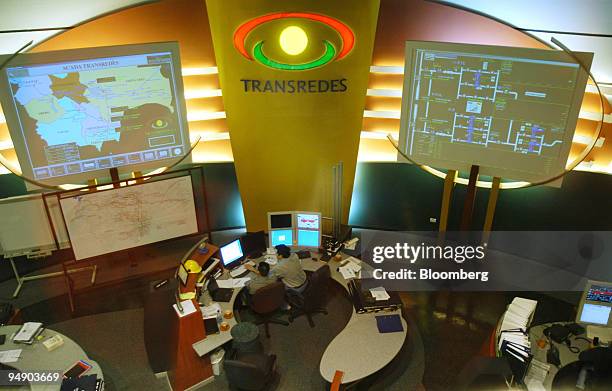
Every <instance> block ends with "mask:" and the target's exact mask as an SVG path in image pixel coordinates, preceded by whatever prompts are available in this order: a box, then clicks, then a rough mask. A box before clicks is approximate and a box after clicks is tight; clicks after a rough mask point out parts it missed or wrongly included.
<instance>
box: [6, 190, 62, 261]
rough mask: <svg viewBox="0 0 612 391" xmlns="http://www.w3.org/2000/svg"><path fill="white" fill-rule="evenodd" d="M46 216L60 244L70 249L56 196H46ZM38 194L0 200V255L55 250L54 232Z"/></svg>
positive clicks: (40, 196)
mask: <svg viewBox="0 0 612 391" xmlns="http://www.w3.org/2000/svg"><path fill="white" fill-rule="evenodd" d="M46 201H47V204H48V206H49V214H50V215H51V220H52V221H53V227H54V228H55V232H56V235H57V238H58V241H59V243H60V248H67V247H69V241H68V233H67V231H66V227H65V226H64V222H63V220H62V215H61V212H60V209H59V202H58V200H57V198H56V197H47V198H46ZM43 202H44V201H43V197H42V195H41V194H34V195H25V196H18V197H10V198H4V199H2V200H0V216H1V224H0V253H2V254H3V255H5V256H7V257H9V256H19V255H27V254H36V253H37V252H46V251H51V250H56V249H57V248H56V245H55V239H54V238H53V231H52V228H51V225H50V224H49V218H48V217H47V212H46V211H45V204H44V203H43Z"/></svg>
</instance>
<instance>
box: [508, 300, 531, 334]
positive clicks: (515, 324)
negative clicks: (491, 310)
mask: <svg viewBox="0 0 612 391" xmlns="http://www.w3.org/2000/svg"><path fill="white" fill-rule="evenodd" d="M537 304H538V302H537V301H535V300H529V299H524V298H522V297H515V298H514V300H512V303H510V305H509V306H508V309H507V310H506V313H505V314H504V319H503V321H502V325H501V330H502V331H505V330H514V329H522V330H525V329H527V326H528V324H529V322H531V316H532V315H533V312H534V311H535V308H536V305H537Z"/></svg>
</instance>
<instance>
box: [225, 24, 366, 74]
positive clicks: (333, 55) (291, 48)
mask: <svg viewBox="0 0 612 391" xmlns="http://www.w3.org/2000/svg"><path fill="white" fill-rule="evenodd" d="M289 18H293V19H307V20H313V21H315V22H319V23H322V24H324V25H326V26H329V27H330V28H331V29H332V30H334V31H335V32H336V33H338V35H339V36H340V39H341V41H342V42H341V45H340V46H341V47H340V48H339V50H338V48H336V46H334V44H333V43H332V42H330V41H328V40H326V39H324V40H323V41H322V43H321V51H322V53H323V54H322V55H321V56H320V57H318V58H315V59H313V60H311V61H308V62H305V63H299V64H294V63H287V62H281V61H277V60H274V59H272V58H270V57H268V56H267V55H266V54H265V50H264V46H265V41H263V40H262V41H257V42H256V43H255V45H254V46H253V48H252V53H249V51H248V50H247V48H246V47H245V41H246V39H247V36H248V35H249V34H250V33H251V32H252V31H253V30H254V29H255V28H256V27H258V26H260V25H262V24H264V23H268V22H271V21H274V20H279V19H289ZM279 40H280V45H281V48H282V49H283V51H284V52H285V53H287V54H289V55H297V54H300V53H302V52H303V51H304V49H305V48H306V46H307V45H308V35H307V34H306V32H305V31H304V30H303V29H302V28H301V27H299V26H289V27H287V28H285V29H284V30H283V31H282V32H281V34H280V37H279ZM354 45H355V35H354V34H353V31H352V30H351V29H350V28H349V27H348V26H347V25H345V24H344V23H342V22H340V21H339V20H337V19H334V18H331V17H329V16H325V15H320V14H313V13H308V12H278V13H274V14H269V15H263V16H259V17H256V18H254V19H251V20H249V21H247V22H245V23H243V24H242V25H240V27H238V29H237V30H236V32H235V33H234V46H235V47H236V49H237V50H238V51H239V52H240V54H242V55H243V56H244V57H246V58H247V59H249V60H251V61H257V62H259V63H261V64H263V65H266V66H268V67H271V68H275V69H282V70H287V71H303V70H307V69H313V68H318V67H321V66H323V65H325V64H328V63H329V62H331V61H334V60H336V61H337V60H340V59H342V58H343V57H345V56H346V55H347V54H349V53H350V51H351V50H352V49H353V46H354Z"/></svg>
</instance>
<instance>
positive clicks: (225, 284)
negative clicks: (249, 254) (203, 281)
mask: <svg viewBox="0 0 612 391" xmlns="http://www.w3.org/2000/svg"><path fill="white" fill-rule="evenodd" d="M217 285H219V288H234V279H233V278H228V279H226V280H217Z"/></svg>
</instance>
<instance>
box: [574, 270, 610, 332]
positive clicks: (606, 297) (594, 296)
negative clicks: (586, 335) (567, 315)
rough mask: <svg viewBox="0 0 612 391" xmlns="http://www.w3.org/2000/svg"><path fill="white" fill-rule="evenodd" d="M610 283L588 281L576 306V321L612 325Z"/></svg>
mask: <svg viewBox="0 0 612 391" xmlns="http://www.w3.org/2000/svg"><path fill="white" fill-rule="evenodd" d="M611 313H612V283H610V282H601V281H588V282H587V286H586V288H585V290H584V293H583V294H582V300H581V301H580V305H579V307H578V314H577V316H576V322H578V323H582V324H587V325H588V324H590V325H598V326H607V327H612V317H611V316H610V314H611Z"/></svg>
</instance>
